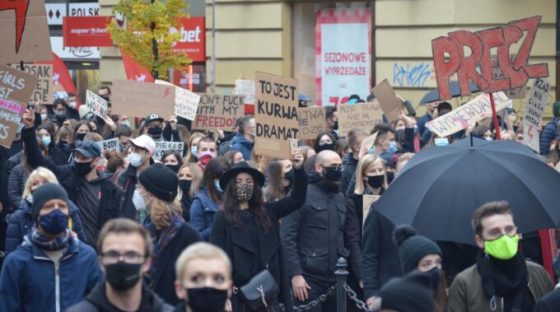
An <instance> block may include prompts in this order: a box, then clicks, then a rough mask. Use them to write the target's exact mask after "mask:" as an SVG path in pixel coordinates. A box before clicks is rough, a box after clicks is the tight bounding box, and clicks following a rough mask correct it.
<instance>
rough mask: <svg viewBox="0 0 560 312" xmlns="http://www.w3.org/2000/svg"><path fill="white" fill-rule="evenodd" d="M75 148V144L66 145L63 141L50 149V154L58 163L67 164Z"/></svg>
mask: <svg viewBox="0 0 560 312" xmlns="http://www.w3.org/2000/svg"><path fill="white" fill-rule="evenodd" d="M73 148H74V146H73V145H67V146H64V145H63V144H62V143H57V144H56V145H55V146H54V147H53V148H52V149H50V150H49V156H50V157H51V159H52V160H53V161H54V163H55V164H56V165H59V166H61V165H67V164H68V160H69V159H70V155H71V154H72V149H73Z"/></svg>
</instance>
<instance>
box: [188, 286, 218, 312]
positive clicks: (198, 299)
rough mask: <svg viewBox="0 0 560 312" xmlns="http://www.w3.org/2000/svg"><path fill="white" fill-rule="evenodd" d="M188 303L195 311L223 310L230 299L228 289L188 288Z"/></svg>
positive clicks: (211, 311) (214, 311)
mask: <svg viewBox="0 0 560 312" xmlns="http://www.w3.org/2000/svg"><path fill="white" fill-rule="evenodd" d="M186 291H187V296H188V297H187V305H188V306H189V307H190V308H191V310H192V311H193V312H219V311H223V310H224V307H225V305H226V301H227V299H228V292H227V290H220V289H216V288H212V287H203V288H187V289H186Z"/></svg>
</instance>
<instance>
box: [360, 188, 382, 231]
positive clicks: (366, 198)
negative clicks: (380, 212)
mask: <svg viewBox="0 0 560 312" xmlns="http://www.w3.org/2000/svg"><path fill="white" fill-rule="evenodd" d="M362 196H363V197H362V204H363V211H364V212H363V215H362V225H363V224H364V223H365V222H366V218H367V216H368V214H369V211H370V208H371V205H372V204H373V203H375V202H376V201H378V200H379V198H381V195H368V194H364V195H362Z"/></svg>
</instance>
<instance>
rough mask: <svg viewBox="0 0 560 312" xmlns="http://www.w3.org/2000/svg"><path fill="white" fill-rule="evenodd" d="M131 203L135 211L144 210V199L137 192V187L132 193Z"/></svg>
mask: <svg viewBox="0 0 560 312" xmlns="http://www.w3.org/2000/svg"><path fill="white" fill-rule="evenodd" d="M132 204H133V205H134V208H136V211H141V210H146V201H145V200H144V196H142V194H140V192H138V189H136V190H134V194H132Z"/></svg>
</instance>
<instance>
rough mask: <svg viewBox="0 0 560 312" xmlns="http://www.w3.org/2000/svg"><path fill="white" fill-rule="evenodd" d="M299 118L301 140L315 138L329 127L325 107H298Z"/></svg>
mask: <svg viewBox="0 0 560 312" xmlns="http://www.w3.org/2000/svg"><path fill="white" fill-rule="evenodd" d="M297 118H298V124H299V132H298V137H299V139H300V140H313V139H315V138H316V137H317V135H319V133H321V132H323V131H325V129H327V121H326V119H325V109H324V108H323V107H318V106H316V107H298V109H297Z"/></svg>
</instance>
